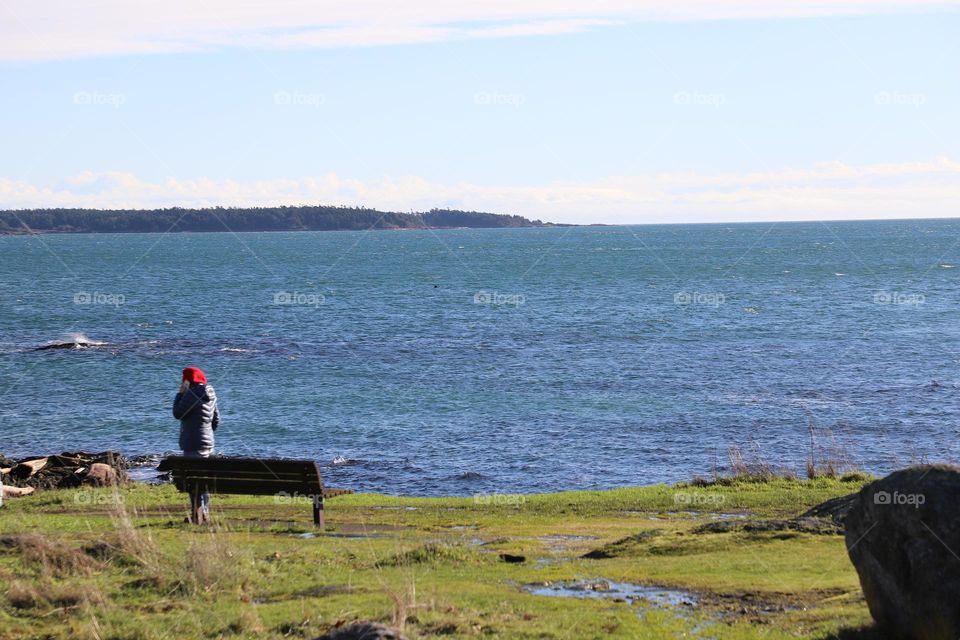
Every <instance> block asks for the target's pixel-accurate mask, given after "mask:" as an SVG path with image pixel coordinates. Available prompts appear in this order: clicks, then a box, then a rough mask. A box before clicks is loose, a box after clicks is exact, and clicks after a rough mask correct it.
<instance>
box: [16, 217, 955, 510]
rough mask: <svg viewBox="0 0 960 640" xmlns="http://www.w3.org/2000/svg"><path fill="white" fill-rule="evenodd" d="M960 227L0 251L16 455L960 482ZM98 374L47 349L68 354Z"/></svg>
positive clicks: (552, 484) (423, 481)
mask: <svg viewBox="0 0 960 640" xmlns="http://www.w3.org/2000/svg"><path fill="white" fill-rule="evenodd" d="M958 243H960V221H957V220H940V221H935V220H921V221H889V222H829V223H777V224H714V225H659V226H633V227H570V228H526V229H464V230H435V231H430V230H425V231H369V232H296V233H250V234H233V233H226V232H225V233H207V234H168V235H160V234H105V235H67V234H64V235H44V236H34V237H26V236H6V237H0V256H2V258H0V282H2V283H3V286H2V289H0V309H2V314H0V388H2V389H3V392H2V395H0V452H2V453H4V454H6V455H7V456H10V457H18V456H25V455H36V454H44V453H53V452H59V451H62V450H88V451H92V450H106V449H112V450H118V451H121V452H123V453H125V454H128V455H154V456H158V455H162V454H164V453H166V452H171V451H173V450H175V448H176V445H177V434H178V428H179V427H178V423H177V422H176V421H175V420H174V419H173V418H172V415H171V403H172V399H173V395H174V393H175V392H176V389H177V386H178V383H179V377H180V370H181V368H183V367H185V366H198V367H201V368H202V369H204V370H205V371H206V372H207V375H208V378H209V380H210V382H211V384H213V385H214V387H215V388H216V390H217V394H218V396H219V397H220V403H221V410H222V412H223V421H222V426H221V428H220V430H219V431H218V433H217V448H218V451H219V452H221V453H224V454H227V455H245V456H288V457H303V458H312V459H315V460H317V461H319V462H320V463H321V465H322V469H323V471H324V475H325V479H326V481H327V482H328V483H329V484H331V485H334V486H343V487H350V488H354V489H357V490H363V491H376V492H383V493H388V494H412V495H440V494H461V495H469V494H477V493H484V494H490V493H504V494H507V493H529V492H541V491H556V490H564V489H599V488H609V487H616V486H623V485H638V484H650V483H656V482H675V481H682V480H689V479H691V478H692V477H694V476H695V475H704V476H709V475H710V474H711V473H713V472H715V471H722V470H723V469H724V468H725V467H726V466H727V465H728V464H729V463H728V453H729V450H730V449H731V448H732V447H739V448H740V449H741V450H742V451H743V452H744V455H746V456H747V457H748V458H750V459H755V460H764V461H766V462H768V463H770V464H772V465H775V466H782V467H786V468H790V469H793V470H794V471H796V472H797V473H800V474H802V473H803V469H804V466H805V464H806V461H807V459H808V456H809V455H810V454H811V452H813V453H814V454H815V455H816V456H818V457H820V458H821V459H826V458H830V459H835V460H840V461H842V463H843V464H846V465H848V466H851V467H857V468H859V469H863V470H866V471H871V472H874V473H883V472H885V471H889V470H891V469H893V468H896V467H899V466H903V465H906V464H910V463H913V462H919V461H956V460H957V457H958V453H960V450H958V446H957V437H956V435H957V430H958V427H957V424H956V422H957V415H958V408H960V403H958V379H960V378H958V375H957V367H958V359H960V328H958V322H957V310H958V302H960V286H958V269H956V268H954V267H956V266H957V265H960V244H958ZM76 339H80V340H88V341H91V342H94V343H102V344H99V345H97V346H93V347H89V348H82V349H51V350H41V351H37V350H35V349H36V347H39V346H43V345H46V344H49V343H55V342H60V341H69V340H76Z"/></svg>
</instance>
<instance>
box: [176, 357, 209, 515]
mask: <svg viewBox="0 0 960 640" xmlns="http://www.w3.org/2000/svg"><path fill="white" fill-rule="evenodd" d="M173 417H174V418H176V419H177V420H179V421H180V448H181V449H182V450H183V455H184V456H186V457H188V458H206V457H208V456H209V455H210V454H211V453H213V432H214V431H216V430H217V427H219V426H220V409H219V408H218V407H217V394H216V392H214V390H213V387H212V386H210V385H209V384H207V376H206V375H205V374H204V373H203V371H201V370H200V369H197V368H196V367H187V368H186V369H184V370H183V378H182V379H181V381H180V391H179V392H178V393H177V397H176V398H174V400H173ZM209 519H210V495H209V494H207V493H204V494H202V495H201V496H200V514H199V520H200V522H198V523H196V524H200V523H202V522H206V521H207V520H209Z"/></svg>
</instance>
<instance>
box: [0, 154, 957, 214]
mask: <svg viewBox="0 0 960 640" xmlns="http://www.w3.org/2000/svg"><path fill="white" fill-rule="evenodd" d="M0 201H2V202H4V203H5V206H7V207H9V208H33V207H91V208H93V207H96V208H114V209H116V208H128V207H135V208H156V207H168V206H188V207H202V206H215V205H223V206H257V205H262V206H266V205H277V204H304V203H306V204H318V203H320V204H347V205H365V206H369V207H376V208H378V209H387V210H394V211H409V210H411V209H413V210H418V211H420V210H426V209H430V208H433V207H454V208H461V209H473V210H482V211H494V212H499V213H518V214H521V215H524V216H527V217H531V218H541V219H543V220H549V221H553V222H576V223H612V224H615V223H644V222H705V221H746V220H823V219H847V218H910V217H913V218H921V217H953V216H960V162H957V161H954V160H950V159H947V158H937V159H934V160H931V161H928V162H911V163H901V164H875V165H865V166H853V165H847V164H844V163H841V162H825V163H821V164H818V165H816V166H814V167H811V168H806V169H790V168H787V169H782V170H779V171H770V172H761V173H748V174H741V175H738V174H715V175H700V174H695V173H668V174H658V175H651V176H616V177H609V178H605V179H602V180H597V181H594V182H580V183H556V184H545V185H530V186H521V187H517V186H509V187H508V186H496V185H477V184H470V183H460V184H441V183H436V182H432V181H430V180H427V179H425V178H422V177H415V176H405V177H388V178H383V179H381V180H377V181H362V180H356V179H349V178H343V177H341V176H337V175H335V174H329V175H324V176H316V177H305V178H299V179H288V178H283V179H274V180H260V181H254V182H238V181H235V180H212V179H209V178H202V177H201V178H192V179H181V178H172V177H171V178H167V179H165V180H161V181H155V182H151V181H148V180H144V179H142V178H139V177H137V176H134V175H132V174H129V173H122V172H104V173H96V172H84V173H81V174H79V175H76V176H70V177H68V178H66V179H64V180H63V181H62V182H61V183H60V184H58V185H44V186H42V185H34V184H31V183H28V182H24V181H17V180H12V179H4V178H0Z"/></svg>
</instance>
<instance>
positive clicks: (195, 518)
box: [190, 488, 206, 524]
mask: <svg viewBox="0 0 960 640" xmlns="http://www.w3.org/2000/svg"><path fill="white" fill-rule="evenodd" d="M204 516H205V514H204V512H203V503H202V502H201V500H200V490H199V489H196V488H194V489H191V490H190V522H192V523H193V524H203V523H204V522H205V521H206V518H205V517H204Z"/></svg>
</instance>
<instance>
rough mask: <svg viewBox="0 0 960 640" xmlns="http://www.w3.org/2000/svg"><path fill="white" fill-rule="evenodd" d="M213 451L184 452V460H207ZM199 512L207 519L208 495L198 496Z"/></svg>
mask: <svg viewBox="0 0 960 640" xmlns="http://www.w3.org/2000/svg"><path fill="white" fill-rule="evenodd" d="M211 453H213V451H184V452H183V457H184V458H209V457H210V454H211ZM200 510H201V511H202V512H203V517H204V518H208V517H209V516H210V494H209V493H201V494H200Z"/></svg>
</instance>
